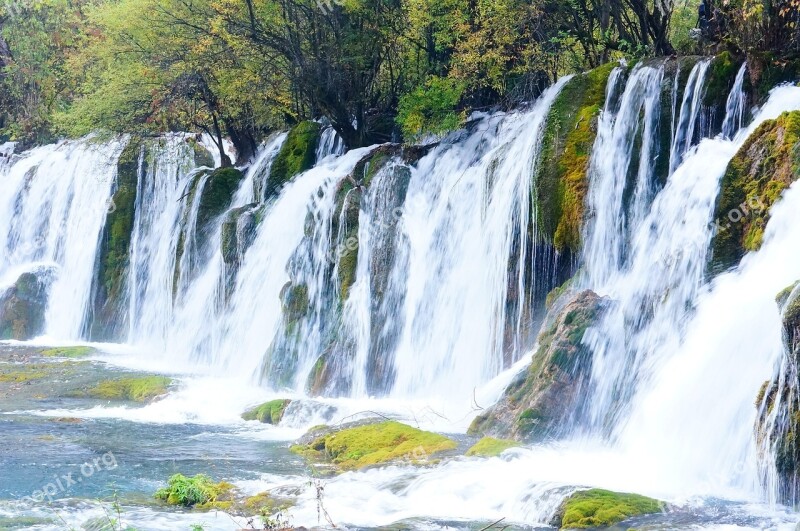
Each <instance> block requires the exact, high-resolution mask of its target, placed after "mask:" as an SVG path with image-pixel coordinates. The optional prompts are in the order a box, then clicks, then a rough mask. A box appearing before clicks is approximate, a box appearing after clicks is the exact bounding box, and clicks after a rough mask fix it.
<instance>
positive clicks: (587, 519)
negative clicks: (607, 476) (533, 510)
mask: <svg viewBox="0 0 800 531" xmlns="http://www.w3.org/2000/svg"><path fill="white" fill-rule="evenodd" d="M665 509H666V504H665V503H664V502H661V501H658V500H655V499H653V498H648V497H647V496H641V495H639V494H627V493H621V492H612V491H610V490H603V489H589V490H581V491H578V492H575V493H573V494H572V495H570V496H568V497H567V499H565V500H564V501H563V502H562V503H561V505H560V506H559V508H558V510H557V511H556V513H555V515H554V516H553V518H552V520H551V521H550V525H552V526H554V527H558V528H560V529H587V528H592V529H598V528H599V529H604V528H608V527H611V526H613V525H615V524H618V523H620V522H622V521H624V520H627V519H628V518H632V517H635V516H642V515H647V514H656V513H660V512H662V511H664V510H665Z"/></svg>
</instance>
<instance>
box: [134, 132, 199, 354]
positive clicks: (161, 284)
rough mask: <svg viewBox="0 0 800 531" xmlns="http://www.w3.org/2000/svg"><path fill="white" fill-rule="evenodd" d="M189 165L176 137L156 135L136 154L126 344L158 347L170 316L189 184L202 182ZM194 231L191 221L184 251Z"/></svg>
mask: <svg viewBox="0 0 800 531" xmlns="http://www.w3.org/2000/svg"><path fill="white" fill-rule="evenodd" d="M194 167H195V164H194V153H193V152H192V150H191V148H190V146H189V145H188V144H187V143H186V142H185V141H184V139H183V137H182V136H181V135H170V136H167V137H165V138H163V139H160V140H158V141H156V142H154V143H152V144H151V145H149V146H147V147H146V148H144V149H143V150H142V152H141V153H140V157H139V178H138V184H137V190H136V208H135V212H136V218H135V221H134V227H133V234H132V236H131V251H130V254H131V257H130V264H131V265H130V271H129V273H128V283H129V287H128V292H129V299H130V302H129V306H128V313H129V318H128V323H129V327H130V329H129V332H128V340H129V341H130V342H134V343H135V342H141V341H142V340H143V339H144V338H146V340H147V341H148V342H150V343H151V344H155V345H163V343H162V340H163V338H164V337H166V334H167V331H168V328H169V326H170V322H171V321H172V319H173V312H172V309H173V300H174V298H175V295H176V293H177V289H178V281H179V278H180V277H179V276H178V275H176V273H179V272H180V268H177V264H178V263H179V262H180V261H182V260H184V261H185V259H184V257H185V256H186V253H184V252H183V251H181V252H180V253H179V242H180V241H181V236H185V235H186V234H185V233H184V230H185V229H186V227H187V226H188V225H187V224H186V223H184V222H185V221H186V219H185V218H186V216H187V215H189V214H190V213H191V212H193V213H194V215H195V216H196V208H197V201H198V200H199V194H197V193H196V191H194V190H193V188H192V184H193V183H194V184H198V183H196V182H195V181H196V179H201V180H202V181H203V182H202V183H200V186H202V185H203V184H204V182H205V179H204V178H203V174H200V173H197V172H195V171H193V170H194ZM206 177H207V176H206ZM193 207H194V208H193ZM187 208H188V210H187ZM193 235H194V232H193V225H192V226H191V227H190V228H189V243H188V247H189V249H191V247H192V245H193ZM184 245H185V244H184ZM184 250H186V249H184ZM184 282H185V279H184Z"/></svg>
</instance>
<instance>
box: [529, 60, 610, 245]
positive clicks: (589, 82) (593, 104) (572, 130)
mask: <svg viewBox="0 0 800 531" xmlns="http://www.w3.org/2000/svg"><path fill="white" fill-rule="evenodd" d="M615 66H616V65H615V64H608V65H605V66H602V67H600V68H597V69H595V70H592V71H590V72H588V73H586V74H581V75H577V76H575V77H574V78H572V79H571V80H570V81H569V82H568V83H567V84H566V85H565V86H564V88H563V89H562V91H561V93H560V94H559V95H558V97H557V98H556V99H555V101H554V102H553V105H552V107H551V108H550V112H549V114H548V117H547V124H546V126H545V133H544V137H543V139H542V148H541V162H540V164H539V172H538V175H537V179H536V181H537V184H536V193H537V200H538V209H537V212H538V214H539V227H540V228H541V232H542V234H543V235H544V236H545V237H547V238H548V239H550V240H551V241H553V243H554V244H555V247H556V249H558V250H559V251H561V250H565V249H569V250H572V251H575V252H577V251H578V250H579V249H580V232H581V228H582V224H583V215H584V198H585V196H586V191H587V189H588V181H587V176H586V171H587V169H588V166H589V159H590V156H591V150H592V147H593V145H594V139H595V136H596V134H597V131H596V119H597V116H598V114H599V112H600V110H601V108H602V105H603V102H604V100H605V88H606V83H607V82H608V78H609V76H610V75H611V72H612V70H613V69H614V68H615Z"/></svg>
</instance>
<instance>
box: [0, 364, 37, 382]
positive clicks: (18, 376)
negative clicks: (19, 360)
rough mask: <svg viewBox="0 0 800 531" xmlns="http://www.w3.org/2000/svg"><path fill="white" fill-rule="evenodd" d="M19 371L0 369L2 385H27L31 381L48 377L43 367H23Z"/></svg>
mask: <svg viewBox="0 0 800 531" xmlns="http://www.w3.org/2000/svg"><path fill="white" fill-rule="evenodd" d="M12 367H19V366H12ZM22 367H24V368H21V369H19V368H18V369H13V368H11V369H9V368H0V382H2V383H27V382H31V381H33V380H41V379H42V378H45V377H46V376H47V375H48V372H47V370H44V366H37V365H24V366H22Z"/></svg>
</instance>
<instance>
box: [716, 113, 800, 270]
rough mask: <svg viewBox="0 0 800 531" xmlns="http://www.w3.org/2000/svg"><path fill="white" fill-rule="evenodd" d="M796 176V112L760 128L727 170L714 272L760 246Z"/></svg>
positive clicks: (799, 135)
mask: <svg viewBox="0 0 800 531" xmlns="http://www.w3.org/2000/svg"><path fill="white" fill-rule="evenodd" d="M798 176H800V111H793V112H788V113H784V114H782V115H781V116H779V117H778V118H777V119H776V120H767V121H766V122H764V123H763V124H761V125H760V126H759V127H758V129H756V131H755V132H754V133H753V134H752V135H750V138H748V139H747V141H746V142H745V144H744V145H743V146H742V147H741V149H740V150H739V152H738V153H737V154H736V156H735V157H734V158H733V160H731V162H730V164H729V165H728V168H727V170H726V171H725V175H724V177H723V178H722V183H721V189H720V194H719V199H718V200H717V206H716V211H715V214H714V219H715V228H716V234H715V235H714V240H713V242H712V260H711V265H710V269H711V272H712V273H714V274H716V273H719V272H722V271H725V270H727V269H730V268H731V267H734V266H736V265H738V264H739V261H740V260H741V259H742V257H743V256H744V255H745V253H747V252H750V251H756V250H758V249H759V248H760V247H761V241H762V238H763V236H764V229H765V228H766V226H767V222H768V221H769V210H770V208H771V207H772V205H773V204H775V202H777V201H778V199H780V197H781V194H782V193H783V191H784V190H785V189H786V188H788V187H789V185H790V184H792V182H794V180H795V179H797V177H798Z"/></svg>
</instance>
